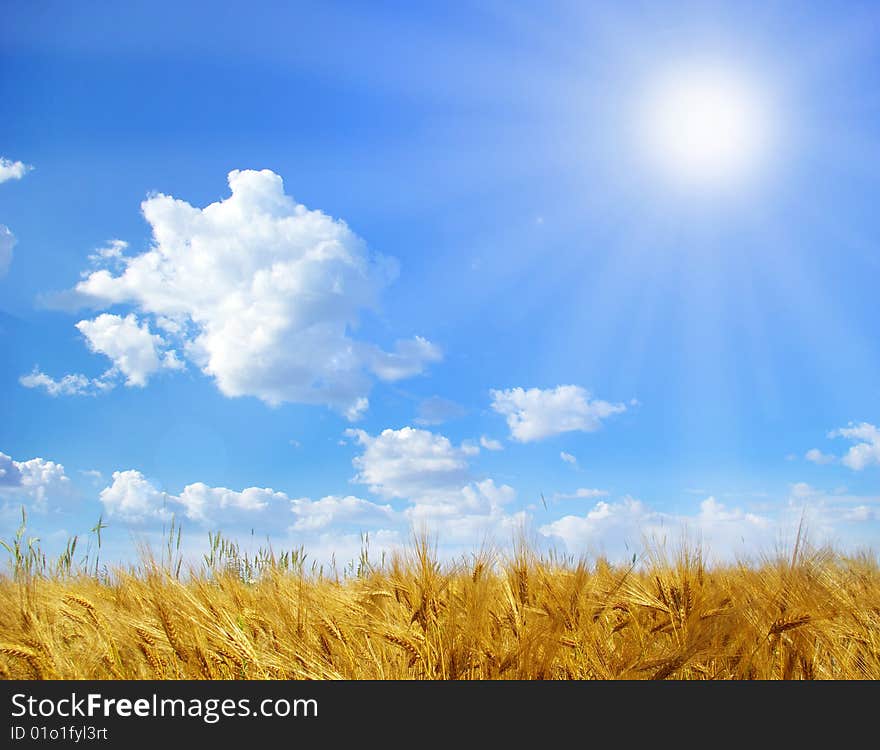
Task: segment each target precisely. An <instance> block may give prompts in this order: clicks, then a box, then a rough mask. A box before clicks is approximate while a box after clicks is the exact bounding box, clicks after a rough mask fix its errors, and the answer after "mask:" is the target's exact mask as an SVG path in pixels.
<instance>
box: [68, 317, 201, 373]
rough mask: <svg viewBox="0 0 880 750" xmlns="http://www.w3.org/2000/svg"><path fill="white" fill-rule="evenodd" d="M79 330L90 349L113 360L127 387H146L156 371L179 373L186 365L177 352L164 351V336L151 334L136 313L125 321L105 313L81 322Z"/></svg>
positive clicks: (77, 325)
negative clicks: (166, 370) (165, 370)
mask: <svg viewBox="0 0 880 750" xmlns="http://www.w3.org/2000/svg"><path fill="white" fill-rule="evenodd" d="M76 327H77V329H78V330H79V331H80V333H82V335H83V336H85V339H86V342H87V343H88V346H89V349H91V350H92V351H93V352H97V353H100V354H104V355H105V356H107V357H109V358H110V361H111V362H113V367H114V369H115V370H116V371H118V372H119V373H121V374H122V375H123V376H124V377H125V384H126V385H128V386H140V387H143V386H145V385H146V384H147V381H148V380H149V378H150V376H151V375H152V374H153V373H155V372H156V371H157V370H160V369H169V370H179V369H182V368H183V366H184V365H183V363H182V362H181V361H180V359H179V358H178V357H177V354H176V353H175V352H174V350H171V349H168V350H165V351H163V349H164V348H165V346H166V344H165V341H164V340H163V339H162V337H161V336H159V335H157V334H154V333H151V332H150V328H149V326H148V325H147V324H146V323H140V322H138V319H137V317H136V316H135V315H134V314H129V315H126V316H125V317H124V318H122V317H120V316H119V315H111V314H109V313H104V314H102V315H99V316H98V317H97V318H95V319H94V320H81V321H80V322H79V323H77V324H76Z"/></svg>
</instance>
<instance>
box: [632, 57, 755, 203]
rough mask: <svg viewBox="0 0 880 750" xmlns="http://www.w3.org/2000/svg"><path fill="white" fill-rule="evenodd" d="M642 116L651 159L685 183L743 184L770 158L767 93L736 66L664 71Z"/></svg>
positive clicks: (651, 89) (670, 176)
mask: <svg viewBox="0 0 880 750" xmlns="http://www.w3.org/2000/svg"><path fill="white" fill-rule="evenodd" d="M639 119H640V123H639V127H640V133H641V140H642V145H643V148H644V150H645V152H646V155H647V158H648V160H649V161H650V163H651V164H652V165H653V166H654V167H655V169H657V170H658V171H659V172H660V173H662V174H663V175H664V176H665V177H666V178H667V179H669V180H671V181H674V182H676V183H679V184H682V185H688V186H693V187H708V186H732V185H740V184H742V183H743V182H745V181H747V179H748V178H750V177H753V176H754V175H755V174H756V173H757V172H758V171H759V170H760V168H761V167H762V166H763V165H764V164H765V163H766V160H767V158H768V151H769V136H770V122H769V119H770V118H769V112H768V107H767V105H766V102H765V97H764V96H763V95H762V93H761V91H760V88H759V87H758V86H757V85H755V84H754V83H751V82H750V81H748V80H746V78H745V77H744V76H741V75H738V74H737V73H735V72H732V71H728V70H719V69H716V68H711V67H686V68H680V69H676V70H673V71H671V72H669V73H667V74H666V75H663V76H660V77H659V78H658V79H657V80H656V81H655V82H654V84H653V85H652V86H650V87H649V90H648V92H647V94H646V96H645V98H644V104H643V109H642V112H641V116H640V118H639Z"/></svg>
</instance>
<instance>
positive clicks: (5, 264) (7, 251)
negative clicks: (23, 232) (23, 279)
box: [0, 224, 15, 278]
mask: <svg viewBox="0 0 880 750" xmlns="http://www.w3.org/2000/svg"><path fill="white" fill-rule="evenodd" d="M13 247H15V235H14V234H13V233H12V230H11V229H10V228H9V227H7V226H6V225H4V224H0V278H2V277H3V276H5V275H6V272H7V271H8V270H9V264H10V263H12V248H13Z"/></svg>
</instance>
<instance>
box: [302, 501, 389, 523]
mask: <svg viewBox="0 0 880 750" xmlns="http://www.w3.org/2000/svg"><path fill="white" fill-rule="evenodd" d="M292 509H293V513H294V514H295V515H296V517H297V519H296V522H295V523H294V524H293V528H294V529H295V530H297V531H316V530H320V529H327V528H329V527H331V526H338V525H340V524H350V523H352V522H361V523H366V524H368V525H369V526H375V524H376V523H389V522H393V521H395V520H396V516H397V514H396V513H395V512H394V509H393V508H392V507H391V506H390V505H378V504H376V503H371V502H370V501H369V500H362V499H361V498H359V497H355V496H354V495H346V496H345V497H340V496H338V495H328V496H327V497H322V498H321V499H320V500H314V501H313V500H310V499H309V498H297V499H296V500H293V504H292Z"/></svg>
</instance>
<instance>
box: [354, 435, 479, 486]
mask: <svg viewBox="0 0 880 750" xmlns="http://www.w3.org/2000/svg"><path fill="white" fill-rule="evenodd" d="M345 434H346V435H347V436H348V437H350V438H354V439H356V440H357V442H358V443H359V444H360V445H361V446H363V449H364V451H363V453H362V454H361V455H360V456H357V457H356V458H355V459H354V461H353V464H354V466H355V468H356V469H357V470H358V474H357V476H356V477H355V481H357V482H359V483H361V484H366V485H367V486H368V487H369V488H370V491H371V492H373V493H375V494H377V495H379V496H381V497H385V498H389V499H391V498H398V499H406V500H411V501H414V502H420V503H432V502H439V501H441V500H442V499H443V498H445V497H448V496H449V495H450V494H452V495H457V494H458V493H459V492H460V490H461V487H462V486H464V485H465V484H467V482H468V480H469V471H468V462H467V455H466V454H465V452H464V451H462V449H461V448H456V447H455V446H453V445H452V443H451V442H450V441H449V439H448V438H446V437H444V436H443V435H436V434H434V433H433V432H429V431H428V430H420V429H416V428H414V427H403V428H402V429H399V430H391V429H387V430H383V431H382V432H381V433H380V434H379V435H376V436H375V437H374V436H372V435H369V434H367V433H366V432H364V431H363V430H354V429H349V430H346V433H345Z"/></svg>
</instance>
